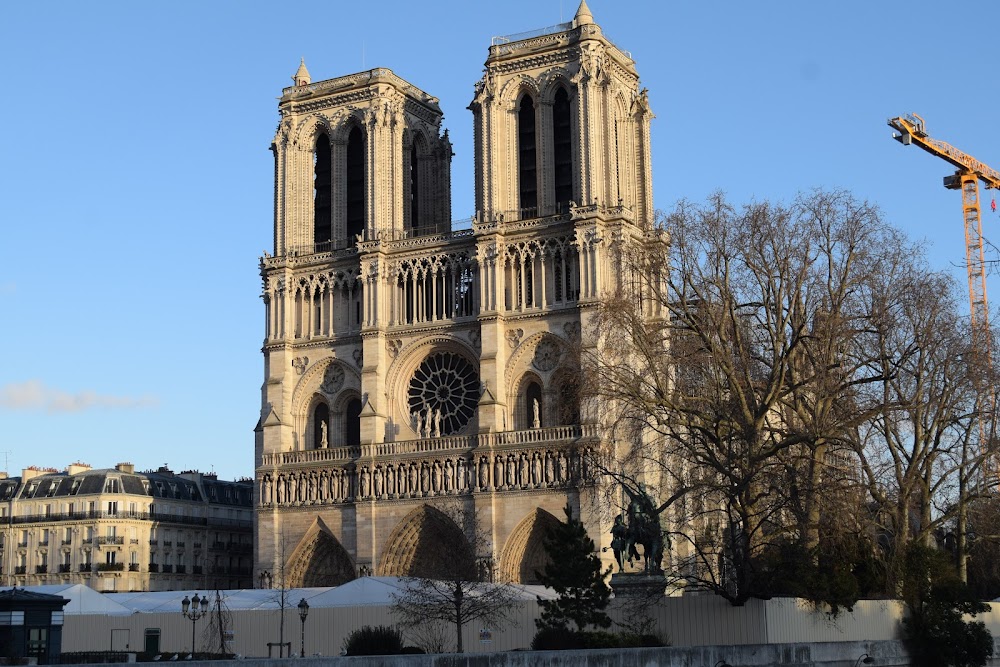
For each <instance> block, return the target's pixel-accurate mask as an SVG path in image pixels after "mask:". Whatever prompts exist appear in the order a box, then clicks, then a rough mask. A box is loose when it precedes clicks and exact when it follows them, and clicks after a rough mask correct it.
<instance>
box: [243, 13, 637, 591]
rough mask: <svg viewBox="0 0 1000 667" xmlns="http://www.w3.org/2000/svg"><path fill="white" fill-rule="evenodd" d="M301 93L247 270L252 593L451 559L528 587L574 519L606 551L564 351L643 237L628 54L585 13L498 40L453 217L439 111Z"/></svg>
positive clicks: (304, 82)
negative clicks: (258, 385)
mask: <svg viewBox="0 0 1000 667" xmlns="http://www.w3.org/2000/svg"><path fill="white" fill-rule="evenodd" d="M292 78H293V81H294V84H293V85H292V86H290V87H288V88H286V89H284V90H283V91H282V95H281V98H280V102H279V104H278V110H279V114H280V120H279V123H278V129H277V133H276V135H275V137H274V140H273V143H272V147H271V148H272V151H273V153H274V184H275V189H274V197H275V198H274V236H273V239H274V250H273V254H270V253H266V254H265V256H264V257H262V258H261V261H260V269H261V277H262V280H263V293H262V297H263V302H264V310H265V315H266V334H265V339H264V343H263V353H264V384H263V389H262V405H261V414H260V421H259V424H258V426H257V429H256V451H255V467H256V470H255V477H256V485H257V490H256V508H255V511H256V535H255V549H256V552H255V563H256V567H257V572H256V576H257V578H258V580H259V582H260V583H261V584H262V585H265V586H266V585H275V586H276V585H279V582H282V583H283V584H284V585H288V586H324V585H336V584H339V583H342V582H344V581H347V580H350V579H353V578H355V577H357V576H359V575H363V574H377V575H384V576H406V575H410V574H414V573H417V572H418V571H419V570H420V567H421V563H426V562H429V561H430V560H434V559H436V558H438V557H439V556H440V554H442V553H444V554H448V555H449V557H451V558H454V559H461V558H466V557H468V558H475V559H476V561H477V565H478V566H479V567H480V568H487V569H488V571H489V572H491V573H493V575H494V576H495V577H497V578H499V579H503V580H506V581H516V582H525V583H530V582H532V581H533V580H534V578H535V576H534V573H535V571H536V569H538V568H539V567H540V565H541V562H542V561H541V559H542V558H543V550H542V546H541V541H542V536H543V535H544V532H545V530H544V529H545V527H546V526H547V525H550V524H551V523H552V522H554V521H556V520H557V517H559V518H561V517H562V508H563V507H564V506H565V505H566V504H567V503H569V504H570V505H571V506H572V507H573V508H575V511H577V512H579V513H581V514H582V517H583V520H584V523H585V524H586V526H587V528H588V530H589V532H590V534H591V535H592V536H593V537H594V538H595V539H598V540H600V543H602V544H604V545H605V546H606V545H607V543H608V542H609V541H610V535H609V533H608V531H609V529H610V524H609V522H610V520H611V513H610V512H605V513H603V514H602V513H601V512H600V511H599V508H598V505H599V500H598V496H599V494H598V492H597V488H596V484H595V481H594V479H595V475H594V474H593V473H594V471H593V470H591V469H589V466H588V462H589V461H590V454H591V453H592V452H594V451H595V450H597V449H599V448H601V447H602V446H604V444H605V443H603V442H602V436H601V429H600V426H599V422H600V412H601V409H600V406H595V405H589V404H588V405H580V404H579V403H578V401H577V399H576V395H577V394H576V390H577V388H576V386H575V385H576V383H577V382H578V380H579V372H578V368H577V367H576V365H575V364H574V358H575V356H574V349H577V346H578V345H582V346H584V347H585V348H586V347H593V346H596V345H597V344H598V342H597V341H596V340H593V339H592V338H591V335H590V334H589V333H588V332H589V331H590V327H588V323H589V322H590V320H591V319H592V318H593V316H594V314H595V313H596V308H597V304H598V300H599V298H600V297H601V295H602V294H605V293H606V292H607V291H608V290H609V289H614V287H615V286H616V285H617V282H618V281H619V279H620V278H619V274H618V272H616V271H615V270H614V266H615V253H616V252H617V250H616V249H617V248H620V247H621V246H622V245H623V244H628V243H631V242H633V241H641V239H642V238H643V237H644V234H645V233H646V232H647V231H648V230H649V229H650V225H651V223H652V214H653V203H652V189H651V172H650V147H649V123H650V119H651V118H652V117H653V115H652V113H651V111H650V108H649V104H648V99H647V96H646V92H645V90H642V89H640V87H639V75H638V73H637V70H636V67H635V62H634V61H633V60H632V58H631V55H630V54H629V53H628V52H627V51H624V50H622V49H621V48H619V47H618V46H616V45H615V44H614V43H612V42H611V41H610V40H609V39H608V38H607V37H606V36H605V35H604V34H603V32H602V31H601V28H600V26H598V25H597V24H596V23H595V22H594V19H593V16H592V15H591V13H590V10H589V9H588V8H587V5H586V3H585V2H582V3H581V4H580V7H579V9H578V11H577V13H576V15H575V17H574V18H573V20H572V21H571V22H569V23H564V24H560V25H556V26H552V27H550V28H546V29H543V30H538V31H534V32H532V33H525V34H520V35H511V36H507V37H496V38H494V39H493V44H492V46H490V48H489V55H488V57H487V59H486V63H485V72H484V75H483V77H482V79H481V80H480V81H479V82H478V83H477V84H476V87H475V95H474V97H473V99H472V102H471V104H470V106H469V109H470V110H471V112H472V114H473V117H474V144H475V202H476V211H475V214H474V216H472V219H471V221H470V220H465V221H463V223H464V224H461V225H459V224H454V225H453V224H452V223H451V222H450V220H451V210H450V200H451V192H450V161H451V157H452V149H451V143H450V141H449V138H448V132H447V130H443V129H442V127H441V120H442V113H441V109H440V107H439V105H438V99H437V98H435V97H434V96H432V95H430V94H428V93H426V92H424V91H422V90H420V89H418V88H417V87H416V86H414V85H413V84H411V83H409V82H407V81H405V80H403V79H401V78H400V77H399V76H397V75H396V74H394V73H393V72H392V71H391V70H389V69H385V68H375V69H372V70H368V71H365V72H359V73H356V74H350V75H347V76H342V77H339V78H334V79H329V80H324V81H317V82H313V81H312V78H311V76H310V74H309V72H308V70H307V69H306V67H305V63H302V64H301V65H300V66H299V69H298V71H297V72H296V74H295V75H294V76H293V77H292ZM456 511H457V512H458V516H465V517H469V516H474V517H476V519H475V523H476V525H477V526H478V527H477V528H473V527H472V526H471V525H470V524H469V523H468V522H467V523H466V525H458V524H459V523H462V521H461V520H459V521H458V522H456V519H455V517H456ZM473 532H480V533H481V534H485V535H486V537H487V539H486V541H485V542H486V543H485V545H483V544H481V541H479V540H477V539H473V538H474V537H475V536H474V535H472V533H473ZM473 552H474V553H473ZM605 557H606V558H607V559H608V561H609V562H610V558H611V556H610V554H605Z"/></svg>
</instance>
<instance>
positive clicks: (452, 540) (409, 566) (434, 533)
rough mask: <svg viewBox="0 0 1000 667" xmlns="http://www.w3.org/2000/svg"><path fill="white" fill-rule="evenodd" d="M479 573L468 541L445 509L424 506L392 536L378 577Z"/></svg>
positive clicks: (430, 576)
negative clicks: (464, 572) (444, 511)
mask: <svg viewBox="0 0 1000 667" xmlns="http://www.w3.org/2000/svg"><path fill="white" fill-rule="evenodd" d="M463 571H467V572H468V573H469V575H470V576H471V575H472V574H473V573H474V572H475V559H474V557H473V554H472V549H471V547H470V546H469V542H468V540H466V539H465V535H464V534H463V533H462V530H461V528H459V527H458V526H457V525H456V524H455V522H454V521H452V520H451V519H450V518H449V517H448V516H447V515H446V514H444V513H443V512H442V511H441V510H437V509H434V508H433V507H431V506H430V505H422V506H420V507H418V508H417V509H415V510H413V511H412V512H410V513H409V514H408V515H406V517H404V518H403V520H402V521H400V522H399V525H398V526H396V528H395V530H393V531H392V535H390V536H389V540H388V541H387V542H386V545H385V549H384V551H383V555H382V562H381V564H380V565H379V568H378V574H379V575H380V576H383V577H428V578H431V579H434V578H440V577H442V576H454V575H456V574H460V573H461V572H463Z"/></svg>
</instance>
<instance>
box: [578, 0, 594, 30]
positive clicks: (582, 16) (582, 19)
mask: <svg viewBox="0 0 1000 667" xmlns="http://www.w3.org/2000/svg"><path fill="white" fill-rule="evenodd" d="M593 22H594V15H593V14H591V13H590V7H588V6H587V0H580V7H579V8H578V9H577V10H576V16H574V17H573V27H574V28H579V27H580V26H582V25H589V24H591V23H593Z"/></svg>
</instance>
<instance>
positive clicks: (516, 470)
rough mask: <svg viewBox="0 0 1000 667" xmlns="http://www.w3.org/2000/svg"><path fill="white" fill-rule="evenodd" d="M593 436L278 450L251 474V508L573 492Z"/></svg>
mask: <svg viewBox="0 0 1000 667" xmlns="http://www.w3.org/2000/svg"><path fill="white" fill-rule="evenodd" d="M592 438H596V428H595V427H593V426H558V427H553V428H548V429H530V430H525V431H511V432H505V433H487V434H480V435H476V436H454V437H446V438H425V439H421V440H408V441H402V442H395V443H378V444H373V445H362V446H361V447H355V448H346V447H342V448H333V449H318V450H305V451H299V452H283V453H281V454H277V455H269V456H265V457H264V463H263V466H262V467H261V468H260V469H258V475H257V484H258V491H259V493H258V504H259V505H260V506H263V507H271V506H301V505H317V504H320V505H322V504H337V503H352V502H357V501H364V500H383V499H409V498H427V497H434V496H448V495H461V494H468V493H484V492H496V491H517V490H528V489H531V490H540V489H548V488H562V487H566V486H573V485H577V484H583V483H588V482H590V481H592V479H593V471H592V469H591V466H590V460H591V457H592V455H593V452H594V449H593V442H592V441H591V439H592ZM428 455H429V456H428ZM401 457H402V458H401ZM316 464H320V465H316ZM267 466H273V467H272V469H270V470H268V469H267V468H266V467H267Z"/></svg>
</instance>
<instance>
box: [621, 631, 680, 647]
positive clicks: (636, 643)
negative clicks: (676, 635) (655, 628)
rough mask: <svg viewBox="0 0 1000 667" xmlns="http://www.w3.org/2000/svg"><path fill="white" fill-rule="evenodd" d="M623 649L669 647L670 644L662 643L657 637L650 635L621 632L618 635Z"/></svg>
mask: <svg viewBox="0 0 1000 667" xmlns="http://www.w3.org/2000/svg"><path fill="white" fill-rule="evenodd" d="M618 639H619V641H620V642H621V646H622V647H623V648H645V647H652V646H670V642H665V641H663V640H662V639H661V638H660V637H658V636H657V635H654V634H651V633H642V634H636V633H634V632H623V633H622V634H620V635H618Z"/></svg>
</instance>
